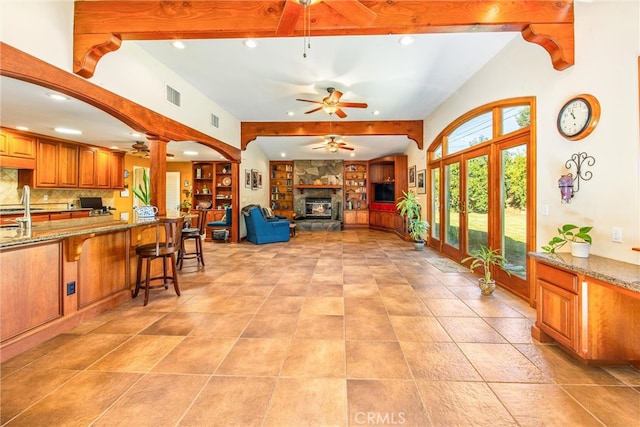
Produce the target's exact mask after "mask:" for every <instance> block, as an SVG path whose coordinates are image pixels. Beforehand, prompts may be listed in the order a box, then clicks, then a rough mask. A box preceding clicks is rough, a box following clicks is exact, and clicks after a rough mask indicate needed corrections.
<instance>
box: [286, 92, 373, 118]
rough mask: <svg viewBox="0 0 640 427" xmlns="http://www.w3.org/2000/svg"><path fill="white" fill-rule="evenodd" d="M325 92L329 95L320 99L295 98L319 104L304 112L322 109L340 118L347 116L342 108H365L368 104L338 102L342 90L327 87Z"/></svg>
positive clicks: (309, 112) (308, 112)
mask: <svg viewBox="0 0 640 427" xmlns="http://www.w3.org/2000/svg"><path fill="white" fill-rule="evenodd" d="M327 92H329V96H325V97H324V98H323V99H322V101H313V100H310V99H301V98H297V99H296V101H302V102H311V103H313V104H320V106H319V107H317V108H314V109H312V110H309V111H306V112H305V114H311V113H315V112H316V111H320V110H323V111H324V112H326V113H327V114H329V115H330V116H331V115H333V114H335V115H336V116H338V117H340V118H341V119H344V118H345V117H347V114H346V113H345V112H344V111H342V109H343V108H367V107H368V105H367V104H366V103H364V102H340V98H342V92H340V91H339V90H336V89H335V88H332V87H328V88H327Z"/></svg>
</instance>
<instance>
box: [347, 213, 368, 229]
mask: <svg viewBox="0 0 640 427" xmlns="http://www.w3.org/2000/svg"><path fill="white" fill-rule="evenodd" d="M344 226H345V227H355V226H363V227H364V226H366V227H368V226H369V211H368V210H367V209H352V210H348V209H347V210H345V211H344Z"/></svg>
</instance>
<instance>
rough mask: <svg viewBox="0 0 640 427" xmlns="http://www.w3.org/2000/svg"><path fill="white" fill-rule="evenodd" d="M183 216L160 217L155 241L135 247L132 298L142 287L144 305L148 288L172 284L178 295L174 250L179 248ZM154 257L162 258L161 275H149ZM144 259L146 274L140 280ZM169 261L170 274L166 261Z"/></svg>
mask: <svg viewBox="0 0 640 427" xmlns="http://www.w3.org/2000/svg"><path fill="white" fill-rule="evenodd" d="M183 223H184V218H182V217H180V218H160V219H158V222H157V223H156V241H155V242H153V243H145V244H142V245H139V246H138V247H136V255H137V256H138V265H137V273H136V287H135V289H134V290H133V291H132V296H133V298H135V297H137V296H138V292H139V291H140V289H144V305H145V306H146V305H147V303H148V302H149V289H155V288H160V287H164V288H165V289H169V285H170V284H173V288H174V289H175V291H176V294H177V295H178V296H180V287H179V286H178V274H177V268H176V252H178V250H179V249H180V232H181V230H182V225H183ZM155 259H161V260H162V275H161V276H154V277H151V261H153V260H155ZM143 260H146V261H147V265H146V275H145V279H144V281H143V280H142V261H143ZM168 262H171V274H169V271H168V270H169V269H168V265H167V263H168ZM156 281H161V283H158V284H154V285H152V282H156Z"/></svg>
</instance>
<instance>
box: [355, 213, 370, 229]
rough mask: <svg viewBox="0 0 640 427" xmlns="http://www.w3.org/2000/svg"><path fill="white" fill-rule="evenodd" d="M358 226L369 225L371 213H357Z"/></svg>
mask: <svg viewBox="0 0 640 427" xmlns="http://www.w3.org/2000/svg"><path fill="white" fill-rule="evenodd" d="M356 224H358V225H369V211H366V210H361V211H356Z"/></svg>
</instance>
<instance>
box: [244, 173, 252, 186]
mask: <svg viewBox="0 0 640 427" xmlns="http://www.w3.org/2000/svg"><path fill="white" fill-rule="evenodd" d="M244 186H245V187H246V188H251V169H245V170H244Z"/></svg>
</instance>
